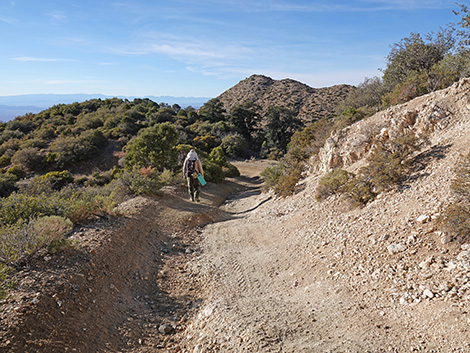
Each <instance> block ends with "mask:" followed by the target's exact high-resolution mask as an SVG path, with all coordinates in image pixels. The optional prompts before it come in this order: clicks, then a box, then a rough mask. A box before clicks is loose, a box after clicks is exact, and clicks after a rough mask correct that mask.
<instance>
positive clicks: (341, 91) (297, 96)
mask: <svg viewBox="0 0 470 353" xmlns="http://www.w3.org/2000/svg"><path fill="white" fill-rule="evenodd" d="M353 89H355V87H354V86H349V85H336V86H332V87H325V88H312V87H310V86H308V85H306V84H304V83H301V82H299V81H296V80H293V79H290V78H285V79H282V80H274V79H272V78H271V77H268V76H264V75H258V74H255V75H251V76H250V77H248V78H246V79H244V80H242V81H240V82H239V83H238V84H236V85H235V86H233V87H232V88H230V89H228V90H227V91H225V92H224V93H222V94H221V95H220V96H218V97H217V98H218V99H219V100H220V101H221V103H222V104H223V105H224V108H225V109H226V111H227V112H230V110H231V109H232V108H234V107H235V106H237V105H239V104H242V103H244V102H247V101H252V102H253V103H255V104H257V105H259V106H260V107H261V111H262V112H263V113H266V111H267V110H268V108H269V107H270V106H280V107H285V108H288V109H291V110H294V111H295V112H297V113H298V114H299V118H301V119H302V120H303V121H304V122H306V123H308V122H313V121H316V120H318V119H320V118H330V117H333V116H334V109H335V107H336V106H337V105H338V103H339V102H340V101H342V100H343V99H344V98H345V97H346V95H347V94H348V93H349V92H350V91H351V90H353Z"/></svg>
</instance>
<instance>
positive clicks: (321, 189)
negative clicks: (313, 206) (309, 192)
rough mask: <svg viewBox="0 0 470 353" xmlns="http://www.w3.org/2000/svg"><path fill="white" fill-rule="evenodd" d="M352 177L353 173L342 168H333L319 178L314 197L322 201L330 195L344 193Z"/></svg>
mask: <svg viewBox="0 0 470 353" xmlns="http://www.w3.org/2000/svg"><path fill="white" fill-rule="evenodd" d="M353 179H354V174H352V173H349V172H347V171H346V170H344V169H334V170H332V171H331V172H329V173H328V174H326V175H324V176H323V177H321V178H320V180H319V182H318V187H317V189H316V194H315V198H316V199H317V200H318V201H323V200H325V199H327V198H328V197H329V196H331V195H334V194H344V193H345V192H346V191H347V190H348V186H349V183H351V181H352V180H353Z"/></svg>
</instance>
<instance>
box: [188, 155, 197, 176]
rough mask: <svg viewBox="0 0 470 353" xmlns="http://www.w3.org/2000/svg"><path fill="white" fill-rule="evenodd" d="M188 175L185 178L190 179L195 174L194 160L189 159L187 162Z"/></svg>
mask: <svg viewBox="0 0 470 353" xmlns="http://www.w3.org/2000/svg"><path fill="white" fill-rule="evenodd" d="M187 173H188V174H187V175H186V176H188V177H190V176H192V177H194V175H195V173H196V160H195V159H190V160H188V172H187Z"/></svg>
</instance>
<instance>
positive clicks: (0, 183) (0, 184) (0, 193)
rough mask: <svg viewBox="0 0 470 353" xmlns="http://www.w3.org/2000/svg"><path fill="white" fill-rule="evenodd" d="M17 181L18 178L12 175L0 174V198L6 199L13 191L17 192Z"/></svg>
mask: <svg viewBox="0 0 470 353" xmlns="http://www.w3.org/2000/svg"><path fill="white" fill-rule="evenodd" d="M17 180H18V178H17V177H16V176H15V175H13V174H9V173H5V174H0V197H8V196H9V195H10V194H11V193H12V192H13V191H15V190H18V188H17V186H16V181H17Z"/></svg>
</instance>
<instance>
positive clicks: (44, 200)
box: [0, 192, 67, 225]
mask: <svg viewBox="0 0 470 353" xmlns="http://www.w3.org/2000/svg"><path fill="white" fill-rule="evenodd" d="M66 209H67V205H66V204H65V203H64V202H62V200H60V199H59V198H57V197H41V196H29V195H24V194H20V193H18V192H13V193H12V194H11V195H10V196H8V197H7V198H3V199H0V225H9V224H15V223H18V222H25V221H27V220H29V219H31V218H37V217H40V216H51V215H64V214H65V212H66Z"/></svg>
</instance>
